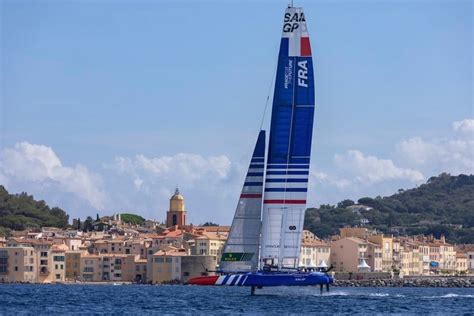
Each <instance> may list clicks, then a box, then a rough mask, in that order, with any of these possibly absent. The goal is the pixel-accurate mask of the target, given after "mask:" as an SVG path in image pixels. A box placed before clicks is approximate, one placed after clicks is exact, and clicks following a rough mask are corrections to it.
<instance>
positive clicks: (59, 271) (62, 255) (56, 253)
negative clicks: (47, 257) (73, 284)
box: [51, 244, 68, 282]
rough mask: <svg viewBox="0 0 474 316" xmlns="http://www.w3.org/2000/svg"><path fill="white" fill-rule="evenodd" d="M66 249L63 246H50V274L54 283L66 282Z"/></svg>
mask: <svg viewBox="0 0 474 316" xmlns="http://www.w3.org/2000/svg"><path fill="white" fill-rule="evenodd" d="M67 249H68V247H67V246H66V245H64V244H61V245H53V246H52V257H53V262H52V265H51V272H52V276H53V280H54V282H64V281H66V251H67Z"/></svg>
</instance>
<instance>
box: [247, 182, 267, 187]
mask: <svg viewBox="0 0 474 316" xmlns="http://www.w3.org/2000/svg"><path fill="white" fill-rule="evenodd" d="M262 185H263V182H245V183H244V187H258V186H262Z"/></svg>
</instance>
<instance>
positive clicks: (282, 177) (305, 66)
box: [261, 7, 315, 268]
mask: <svg viewBox="0 0 474 316" xmlns="http://www.w3.org/2000/svg"><path fill="white" fill-rule="evenodd" d="M314 103H315V101H314V77H313V60H312V57H311V46H310V42H309V37H308V31H307V28H306V20H305V16H304V13H303V10H302V8H294V7H289V8H287V9H286V12H285V16H284V23H283V35H282V39H281V44H280V52H279V56H278V67H277V73H276V80H275V90H274V97H273V108H272V118H271V128H270V140H269V148H268V158H267V168H266V176H265V192H264V201H263V212H262V213H263V223H262V238H261V243H262V245H261V259H262V262H268V261H269V260H268V259H270V260H271V261H273V264H278V266H279V267H280V268H282V267H297V265H298V263H299V252H300V240H301V233H302V230H303V221H304V213H305V209H306V195H307V189H308V176H309V165H310V154H311V137H312V131H313V117H314Z"/></svg>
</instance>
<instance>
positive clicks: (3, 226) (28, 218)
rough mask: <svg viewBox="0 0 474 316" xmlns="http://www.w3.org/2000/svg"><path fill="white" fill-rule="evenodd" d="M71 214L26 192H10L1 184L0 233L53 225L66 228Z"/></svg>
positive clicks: (5, 233)
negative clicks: (37, 199) (50, 205)
mask: <svg viewBox="0 0 474 316" xmlns="http://www.w3.org/2000/svg"><path fill="white" fill-rule="evenodd" d="M68 219H69V216H68V215H67V214H66V212H64V211H63V210H62V209H60V208H58V207H53V208H50V207H49V206H48V205H47V204H46V202H45V201H36V200H35V199H34V198H33V196H31V195H28V194H26V193H25V192H23V193H20V194H9V193H8V191H7V190H6V189H5V187H3V186H2V185H0V235H8V234H9V231H10V230H24V229H26V228H38V229H39V228H40V227H43V226H51V227H58V228H66V227H67V226H68Z"/></svg>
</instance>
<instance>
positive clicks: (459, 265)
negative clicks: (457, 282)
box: [456, 252, 468, 274]
mask: <svg viewBox="0 0 474 316" xmlns="http://www.w3.org/2000/svg"><path fill="white" fill-rule="evenodd" d="M467 259H468V256H467V254H466V253H464V252H456V274H466V273H467V272H468V269H467Z"/></svg>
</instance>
